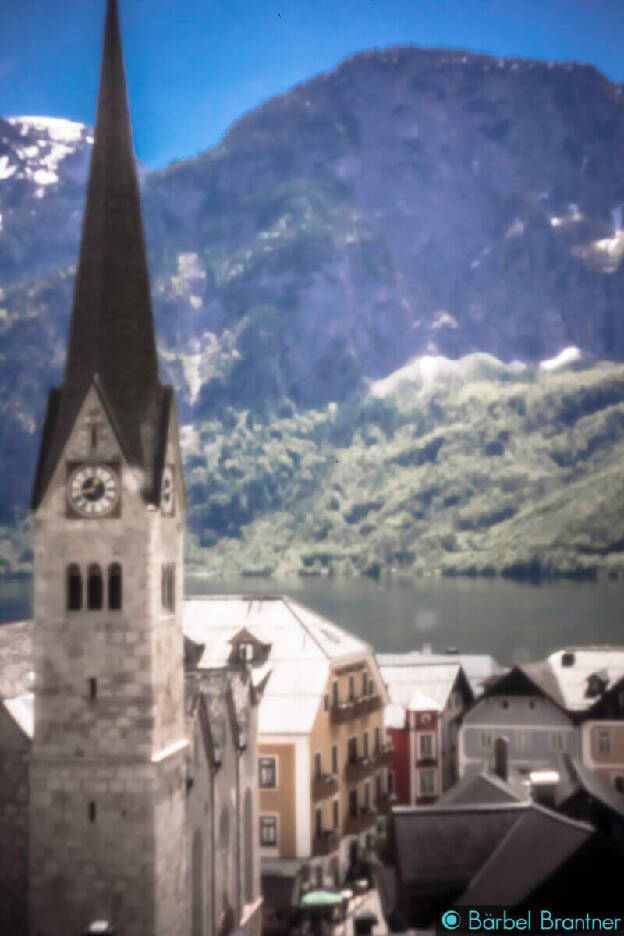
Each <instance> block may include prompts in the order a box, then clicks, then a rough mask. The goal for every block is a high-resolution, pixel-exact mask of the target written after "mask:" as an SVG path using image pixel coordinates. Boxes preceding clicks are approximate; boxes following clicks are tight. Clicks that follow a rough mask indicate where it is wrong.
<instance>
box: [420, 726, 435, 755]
mask: <svg viewBox="0 0 624 936" xmlns="http://www.w3.org/2000/svg"><path fill="white" fill-rule="evenodd" d="M433 740H434V739H433V732H432V731H423V732H421V733H420V734H419V735H418V757H419V758H421V759H422V760H424V759H425V758H431V757H433Z"/></svg>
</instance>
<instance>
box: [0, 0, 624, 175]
mask: <svg viewBox="0 0 624 936" xmlns="http://www.w3.org/2000/svg"><path fill="white" fill-rule="evenodd" d="M104 7H105V0H0V115H2V116H7V117H8V116H16V115H19V114H44V115H48V116H53V117H68V118H70V119H73V120H80V121H83V122H85V123H91V122H92V120H93V112H94V107H95V97H96V90H97V72H98V64H99V54H100V41H101V32H102V26H103V18H104ZM120 11H121V20H122V28H123V33H124V46H125V54H126V69H127V73H128V83H129V88H130V98H131V106H132V114H133V125H134V132H135V144H136V150H137V154H138V156H139V157H140V158H141V159H143V160H144V161H145V162H146V163H148V165H151V166H161V165H164V164H166V163H167V162H170V161H171V160H173V159H176V158H182V157H184V156H188V155H193V154H195V153H197V152H199V151H201V150H203V149H206V148H207V147H209V146H210V145H211V144H213V143H215V142H216V141H217V140H218V139H219V138H220V137H221V136H222V134H223V133H224V132H225V130H227V128H228V126H229V125H230V124H231V123H232V122H233V121H234V120H235V119H236V118H237V117H239V116H240V115H241V114H243V113H244V112H245V111H247V110H250V109H251V108H253V107H254V106H256V105H257V104H259V103H260V102H261V101H263V100H266V98H268V97H271V96H273V95H274V94H279V93H281V92H283V91H286V90H288V88H290V87H292V86H293V85H294V84H296V83H297V82H299V81H302V80H305V79H306V78H308V77H310V76H312V75H314V74H317V73H318V72H320V71H325V70H327V69H331V68H333V67H334V66H335V65H336V64H337V63H338V62H339V61H340V60H341V59H342V58H344V57H345V56H347V55H351V54H353V53H354V52H358V51H360V50H362V49H370V48H374V47H377V48H384V47H386V46H389V45H395V44H415V45H422V46H450V47H454V48H466V49H470V50H473V51H479V52H492V53H494V54H495V55H518V56H523V57H534V58H542V59H553V60H574V61H580V62H591V63H593V64H595V65H597V66H598V67H599V68H600V69H601V70H602V71H603V72H604V73H605V74H606V75H607V76H608V77H610V78H612V79H613V80H616V81H624V55H623V54H622V37H623V36H624V0H120Z"/></svg>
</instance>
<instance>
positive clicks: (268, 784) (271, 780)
mask: <svg viewBox="0 0 624 936" xmlns="http://www.w3.org/2000/svg"><path fill="white" fill-rule="evenodd" d="M259 773H260V781H259V782H260V786H261V788H262V789H263V790H274V789H275V787H276V786H277V770H276V759H275V758H274V757H261V758H260V760H259Z"/></svg>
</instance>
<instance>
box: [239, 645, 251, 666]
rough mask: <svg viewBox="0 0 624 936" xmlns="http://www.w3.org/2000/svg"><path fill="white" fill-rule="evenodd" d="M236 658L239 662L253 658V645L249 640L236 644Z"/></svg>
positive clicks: (246, 661) (245, 661)
mask: <svg viewBox="0 0 624 936" xmlns="http://www.w3.org/2000/svg"><path fill="white" fill-rule="evenodd" d="M237 656H238V659H239V661H240V662H241V663H248V662H250V661H251V660H253V658H254V645H253V644H252V642H251V641H250V640H246V641H244V642H243V643H239V645H238V653H237Z"/></svg>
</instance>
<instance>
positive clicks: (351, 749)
mask: <svg viewBox="0 0 624 936" xmlns="http://www.w3.org/2000/svg"><path fill="white" fill-rule="evenodd" d="M347 759H348V761H349V763H350V764H355V763H356V762H357V738H349V743H348V747H347Z"/></svg>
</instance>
